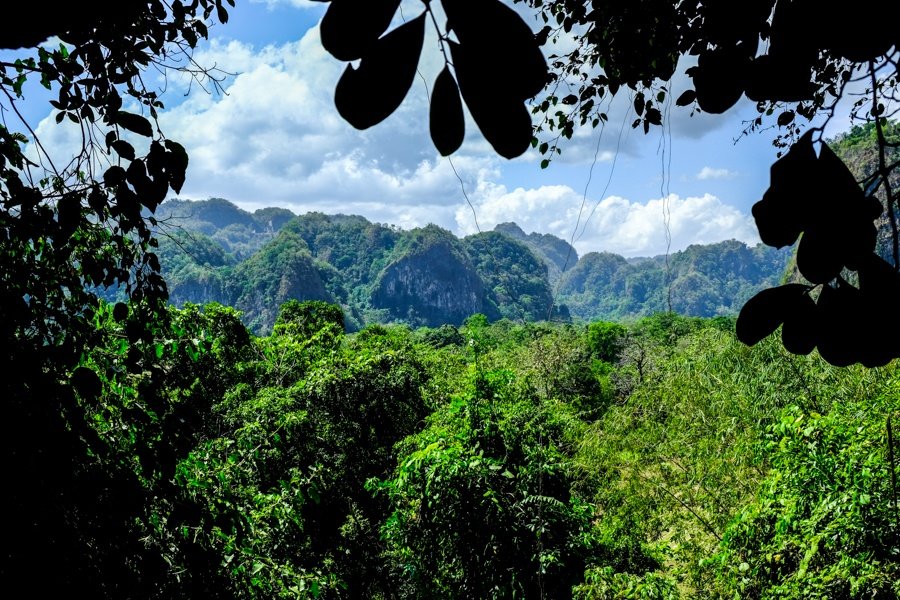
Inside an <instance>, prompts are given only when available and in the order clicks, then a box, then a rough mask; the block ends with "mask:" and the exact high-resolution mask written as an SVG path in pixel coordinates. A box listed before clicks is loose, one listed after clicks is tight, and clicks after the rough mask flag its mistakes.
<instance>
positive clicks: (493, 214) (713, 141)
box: [29, 0, 777, 257]
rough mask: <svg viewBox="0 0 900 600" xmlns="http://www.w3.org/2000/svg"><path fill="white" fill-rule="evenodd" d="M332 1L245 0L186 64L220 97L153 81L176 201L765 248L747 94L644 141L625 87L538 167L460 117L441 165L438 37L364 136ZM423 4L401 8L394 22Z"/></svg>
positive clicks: (619, 248)
mask: <svg viewBox="0 0 900 600" xmlns="http://www.w3.org/2000/svg"><path fill="white" fill-rule="evenodd" d="M510 4H511V3H510ZM327 6H328V4H327V3H323V2H315V1H310V0H238V2H237V6H236V7H235V8H234V9H232V10H231V17H230V19H229V22H228V23H227V24H224V25H222V24H217V25H215V26H213V27H211V28H210V40H209V42H205V43H203V44H202V45H201V46H200V47H199V48H198V50H197V52H196V54H195V56H194V58H195V60H196V61H197V62H198V63H199V64H201V65H205V66H207V67H213V66H215V67H217V68H218V69H221V71H222V75H221V76H222V77H223V79H222V81H221V83H220V86H219V89H216V88H215V86H211V85H209V82H206V85H205V86H201V85H198V82H196V81H191V80H190V79H188V78H185V77H179V76H177V75H171V74H170V76H169V77H168V78H165V79H164V78H163V77H162V76H158V77H157V80H156V81H155V82H153V81H152V77H150V78H149V81H151V82H152V83H154V84H155V85H157V86H159V88H160V90H164V91H162V96H161V98H162V100H163V102H164V104H165V106H166V108H165V110H163V111H162V112H161V113H160V119H159V124H160V128H161V130H162V131H163V132H164V134H165V135H166V136H167V137H168V138H171V139H173V140H177V141H178V142H180V143H182V144H183V145H184V146H185V148H186V149H187V151H188V154H189V156H190V165H189V168H188V176H187V181H186V183H185V185H184V188H183V189H182V192H181V194H180V196H179V197H180V198H184V199H193V200H202V199H206V198H210V197H218V198H225V199H228V200H230V201H232V202H234V203H235V204H237V205H238V206H240V207H241V208H243V209H245V210H250V211H252V210H256V209H258V208H264V207H269V206H280V207H285V208H288V209H290V210H292V211H293V212H295V213H298V214H302V213H305V212H308V211H320V212H324V213H326V214H336V213H343V214H358V215H362V216H364V217H366V218H367V219H369V220H370V221H373V222H379V223H388V224H392V225H396V226H399V227H401V228H403V229H410V228H413V227H421V226H424V225H427V224H429V223H434V224H437V225H439V226H441V227H444V228H446V229H448V230H450V231H452V232H453V233H455V234H457V235H460V236H463V235H468V234H472V233H476V232H477V231H487V230H490V229H492V228H493V227H494V226H495V225H497V224H498V223H503V222H510V221H512V222H515V223H517V224H518V225H519V226H520V227H521V228H522V229H523V230H525V231H526V232H527V233H530V232H539V233H552V234H554V235H557V236H559V237H561V238H563V239H565V240H567V241H572V242H574V245H575V247H576V249H577V250H578V252H579V254H580V255H584V254H585V253H587V252H595V251H597V252H599V251H608V252H614V253H617V254H621V255H623V256H626V257H632V256H654V255H658V254H663V253H665V252H667V251H668V252H674V251H677V250H681V249H683V248H685V247H687V246H688V245H690V244H692V243H703V244H706V243H713V242H718V241H722V240H727V239H738V240H741V241H744V242H746V243H748V244H756V243H757V242H758V241H759V238H758V235H757V232H756V227H755V225H754V223H753V219H752V217H751V216H750V209H751V206H752V205H753V203H754V202H756V201H757V200H759V199H761V197H762V194H763V192H764V191H765V189H766V188H767V187H768V173H769V167H770V165H771V163H772V162H773V161H774V160H775V159H776V152H777V149H776V148H774V147H773V146H772V144H771V141H772V139H773V138H774V136H775V132H774V131H773V130H769V131H763V132H757V133H751V134H749V135H747V136H741V133H742V131H743V130H744V127H745V125H744V123H745V122H746V121H749V120H751V119H753V118H755V117H756V116H757V113H756V108H755V105H754V104H752V103H751V102H749V101H748V100H746V99H744V100H742V101H741V102H740V103H739V104H738V105H737V106H735V107H734V108H732V109H731V110H730V111H728V112H726V113H725V114H723V115H708V114H697V113H694V114H692V111H691V110H690V109H688V108H677V107H673V109H672V110H671V112H670V114H669V118H668V120H667V123H666V125H665V127H663V128H659V127H656V128H651V129H650V133H649V134H644V133H643V130H642V129H631V127H630V122H631V120H632V118H633V113H631V114H627V110H630V108H629V107H630V105H631V99H630V98H629V97H628V94H627V91H625V92H620V93H619V94H618V95H617V97H616V99H615V100H614V102H613V104H612V105H611V106H610V107H609V110H608V111H607V112H608V114H609V116H610V119H609V122H608V123H607V124H606V125H605V127H604V128H603V129H599V128H598V129H591V128H590V127H584V128H581V129H577V130H576V134H575V136H574V137H573V139H572V140H567V141H564V143H563V144H562V154H561V155H560V156H558V157H556V158H555V159H554V161H553V163H552V164H551V165H550V166H549V167H548V168H546V169H541V168H540V160H541V158H542V157H541V156H540V154H539V153H538V152H537V150H530V151H529V152H527V153H526V154H525V155H523V156H522V157H519V158H516V159H514V160H506V159H504V158H501V157H499V156H497V155H496V154H495V153H494V152H493V151H492V150H491V148H490V146H489V145H488V144H487V142H486V141H485V140H484V139H483V138H482V137H481V135H480V134H479V132H478V130H477V127H476V126H475V125H474V123H473V122H472V120H471V118H469V117H468V116H467V122H466V138H465V141H464V143H463V145H462V147H461V148H460V150H458V151H457V152H456V153H455V154H453V155H452V157H450V159H448V158H445V157H441V156H440V155H439V154H438V152H437V151H436V150H435V149H434V147H433V145H432V143H431V140H430V137H429V134H428V99H427V98H428V89H429V88H430V86H431V85H432V83H433V81H434V78H435V76H436V75H437V73H438V70H439V68H440V67H441V66H442V65H443V63H442V58H441V56H440V52H439V51H438V45H437V41H436V38H435V37H434V36H433V34H429V35H430V37H426V41H425V48H424V51H423V56H422V59H421V61H420V64H419V71H420V76H419V77H417V79H416V81H415V83H414V85H413V88H412V89H411V90H410V93H409V95H408V96H407V98H406V99H405V101H404V102H403V104H402V105H401V107H400V108H399V109H398V110H397V111H396V112H395V113H394V114H393V115H392V116H391V117H389V118H388V119H386V120H385V121H383V122H382V123H380V124H378V125H376V126H375V127H372V128H370V129H368V130H365V131H358V130H355V129H354V128H353V127H351V126H350V125H349V124H347V123H346V122H344V121H343V120H342V118H341V117H340V116H339V115H338V113H337V110H336V109H335V107H334V101H333V94H334V87H335V84H336V82H337V80H338V78H339V77H340V74H341V72H342V71H343V69H344V68H346V64H345V63H342V62H340V61H338V60H337V59H335V58H333V57H332V56H331V55H329V54H328V53H327V52H326V51H325V50H324V49H323V48H322V47H321V44H320V42H319V32H318V23H319V21H320V19H321V17H322V15H323V14H324V12H325V9H326V8H327ZM516 6H517V8H518V10H519V11H520V13H521V14H523V15H525V18H526V22H528V23H529V24H531V25H532V27H533V28H534V29H538V28H539V26H538V23H537V21H535V20H534V17H533V15H530V14H529V13H527V12H524V11H525V10H526V9H524V8H522V6H521V5H516ZM421 7H422V5H421V0H404V1H403V3H402V5H401V12H402V16H401V15H400V14H398V16H397V18H396V19H395V21H396V22H397V23H399V22H400V19H402V18H403V17H405V18H406V19H409V18H413V17H415V16H418V14H420V13H421V10H422V8H421ZM684 68H685V66H684V65H681V66H680V67H679V73H680V75H677V76H676V77H675V78H674V79H673V81H672V82H671V88H672V90H671V96H672V97H673V98H676V97H678V95H680V93H681V92H682V91H684V90H685V89H688V88H689V87H690V80H689V78H687V77H686V76H684V75H683V71H684ZM204 88H206V89H204ZM35 94H38V98H39V93H38V92H35ZM30 106H31V107H32V108H31V109H30V110H32V111H36V112H32V113H30V114H29V118H30V119H32V120H33V121H34V124H33V126H34V127H35V128H36V131H37V133H38V135H39V137H41V139H42V142H43V143H44V144H45V146H48V147H50V148H60V149H61V148H65V147H66V144H71V143H73V141H74V138H73V136H74V135H75V132H74V130H73V129H66V128H65V127H61V126H57V125H55V124H54V123H53V119H52V118H51V115H50V107H49V105H47V104H46V101H44V102H43V103H41V102H32V103H31V104H30ZM42 107H43V109H46V110H45V112H41V111H42ZM667 223H668V228H667V226H666V225H667Z"/></svg>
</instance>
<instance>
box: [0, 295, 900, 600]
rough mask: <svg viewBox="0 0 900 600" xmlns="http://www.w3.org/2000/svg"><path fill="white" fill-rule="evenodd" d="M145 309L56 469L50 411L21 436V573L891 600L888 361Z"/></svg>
mask: <svg viewBox="0 0 900 600" xmlns="http://www.w3.org/2000/svg"><path fill="white" fill-rule="evenodd" d="M137 318H141V313H140V312H139V311H135V310H133V309H132V310H129V307H128V306H126V305H124V304H122V305H116V306H111V305H101V306H100V307H99V309H98V311H97V312H96V318H95V328H96V337H95V344H94V345H93V346H92V349H91V351H90V352H88V353H86V354H85V355H84V356H83V357H82V360H81V362H80V364H79V365H78V366H77V367H76V368H75V369H74V370H73V372H72V374H71V381H72V382H73V387H72V388H71V389H70V390H69V394H70V395H69V398H70V399H71V401H72V404H71V405H70V407H69V409H68V410H69V412H68V413H67V415H66V419H67V420H68V422H69V423H73V424H75V423H82V425H79V426H78V428H77V429H74V430H71V431H69V432H68V433H64V428H60V429H59V431H58V432H57V434H56V435H58V436H59V437H58V440H59V442H60V443H61V445H60V447H59V452H58V453H57V454H54V455H53V456H49V457H44V459H43V460H42V459H41V458H40V457H39V456H35V455H31V454H29V452H28V446H27V440H28V439H29V436H30V435H31V434H32V433H33V432H35V431H38V430H39V426H43V427H47V425H48V424H52V423H58V422H60V421H59V420H56V421H54V420H52V419H51V420H47V419H48V418H49V416H48V415H44V414H37V413H31V414H29V413H27V412H22V411H20V412H18V413H17V414H16V416H17V421H16V432H13V431H12V430H11V428H8V430H9V431H8V432H9V433H10V434H13V433H15V434H16V437H13V438H12V440H11V441H13V442H15V443H16V444H18V445H17V446H16V453H15V454H14V457H15V458H16V459H17V460H16V461H14V463H13V467H14V474H15V475H16V476H17V477H18V478H19V480H20V481H24V482H28V484H29V485H28V486H24V487H21V488H18V489H17V490H16V491H14V492H13V495H12V498H13V501H14V502H15V506H16V507H17V510H18V511H19V512H18V513H17V514H19V515H21V516H23V518H22V519H20V520H17V521H16V522H15V523H13V524H12V527H11V528H10V529H9V539H10V540H11V541H12V542H13V543H12V544H11V546H10V550H9V552H8V555H7V560H6V561H5V562H4V565H3V567H2V568H3V571H2V573H3V576H4V578H9V577H12V576H14V575H15V574H16V573H18V572H19V570H22V572H26V573H31V572H33V571H29V570H28V569H29V568H31V567H30V566H29V565H32V564H34V563H33V561H34V560H35V557H37V556H39V555H43V556H49V557H51V558H52V559H53V560H54V561H55V564H56V565H57V570H56V572H57V580H56V581H58V582H59V583H58V584H54V585H56V587H55V588H54V589H59V590H62V589H63V587H65V588H67V589H69V590H70V591H72V590H78V591H86V592H89V593H90V594H91V595H92V596H93V597H100V598H118V597H123V596H141V597H148V598H192V597H206V598H297V597H301V598H358V597H367V598H382V599H386V598H421V597H442V598H472V597H476V598H521V597H525V598H538V597H541V595H542V594H543V596H544V597H553V598H579V599H613V598H623V599H625V598H633V599H638V598H647V597H650V598H665V599H667V600H671V599H675V598H733V597H735V596H737V597H748V598H796V599H797V600H799V599H801V598H808V597H821V598H867V597H871V595H872V594H873V593H877V594H878V595H880V597H885V598H896V597H898V590H897V589H896V583H895V582H896V581H897V576H898V569H900V558H898V554H897V552H898V551H897V548H896V547H895V546H896V539H897V535H896V532H897V529H896V528H897V521H896V508H895V505H894V504H893V496H892V494H893V493H894V488H893V483H892V480H891V473H892V466H893V472H894V474H895V475H896V474H897V471H898V469H897V468H896V467H897V465H896V461H895V462H894V464H893V465H892V463H891V460H893V459H891V458H890V457H889V456H890V455H889V453H888V445H887V439H886V429H885V425H886V419H887V417H888V416H890V415H896V414H897V413H898V411H900V389H898V381H900V380H898V373H897V370H896V368H897V365H896V364H895V363H892V364H890V365H888V366H886V367H883V368H880V369H873V370H866V369H862V368H847V369H835V368H833V367H830V366H829V365H827V364H826V363H824V362H823V361H822V360H821V359H819V358H818V357H816V356H815V355H811V356H806V357H793V356H791V355H789V354H786V353H785V352H784V351H783V349H782V348H781V347H780V345H779V344H777V343H776V342H775V341H773V340H764V341H762V342H761V343H759V344H757V346H756V347H754V348H748V347H746V346H744V345H743V344H741V343H740V342H738V341H737V339H736V338H735V335H734V332H733V327H734V322H733V321H732V320H729V319H713V320H702V319H687V318H684V317H678V316H676V315H673V314H659V315H655V316H652V317H649V318H646V319H643V320H641V321H638V322H636V323H634V324H633V325H629V326H624V325H619V324H614V323H604V322H597V323H592V324H591V325H589V326H588V327H580V326H574V325H571V324H524V325H523V324H515V323H513V322H510V321H506V320H501V321H498V322H496V323H493V324H489V323H488V320H487V318H486V317H485V316H484V315H475V316H472V317H470V318H469V319H467V320H466V322H465V324H464V325H463V326H462V327H460V328H456V327H453V326H444V327H441V328H439V329H427V328H422V329H419V330H415V331H413V330H410V329H408V328H406V327H402V326H391V327H385V326H380V325H374V326H370V327H368V328H365V329H363V330H362V331H360V332H358V333H355V334H351V335H348V334H345V333H344V330H343V326H344V325H343V324H344V315H343V314H342V312H341V310H340V308H339V307H337V306H335V305H330V304H326V303H323V302H305V303H298V302H291V303H287V304H285V305H284V306H283V307H282V309H281V311H280V313H279V317H278V318H277V322H276V325H275V327H274V329H273V333H272V334H271V335H270V336H268V337H264V338H257V337H253V336H251V335H250V334H249V333H248V332H247V330H246V328H245V327H244V325H242V323H241V322H240V319H239V315H238V314H237V313H236V312H235V311H234V310H233V309H229V308H225V307H222V306H219V305H213V304H211V305H207V306H206V307H204V308H203V309H200V308H198V307H196V306H193V305H189V306H187V307H186V308H185V309H182V310H174V309H173V310H170V311H169V312H168V313H167V317H166V318H165V319H160V320H157V321H154V322H152V323H150V324H146V323H145V324H143V325H142V327H141V328H140V329H139V331H152V332H153V333H152V335H147V336H145V337H140V336H139V337H136V338H131V337H129V335H128V332H129V331H130V330H131V329H133V328H135V325H134V323H133V322H134V320H135V319H137ZM56 389H57V390H61V389H64V388H61V387H57V388H56ZM76 417H77V418H78V419H80V421H77V420H76ZM63 442H65V444H67V445H62V443H63ZM896 446H897V443H896V440H895V441H894V454H895V455H896V454H898V453H900V452H897V450H898V449H897V447H896ZM64 451H65V452H68V454H66V453H65V452H64ZM63 456H66V457H67V458H66V460H61V459H60V458H61V457H63ZM35 468H37V469H40V470H38V471H34V470H33V469H35ZM63 475H64V476H63ZM84 548H88V549H89V552H84V551H83V549H84ZM41 553H43V554H41ZM892 586H893V587H892Z"/></svg>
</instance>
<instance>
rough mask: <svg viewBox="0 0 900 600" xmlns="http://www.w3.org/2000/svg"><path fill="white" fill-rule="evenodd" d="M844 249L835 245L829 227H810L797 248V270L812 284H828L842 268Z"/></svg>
mask: <svg viewBox="0 0 900 600" xmlns="http://www.w3.org/2000/svg"><path fill="white" fill-rule="evenodd" d="M843 251H844V249H843V248H841V247H840V245H839V244H836V243H835V240H834V235H833V232H832V230H831V228H830V227H825V226H821V225H812V226H810V227H808V228H807V229H806V231H804V232H803V237H801V238H800V245H799V246H798V247H797V269H798V270H799V271H800V273H801V274H802V275H803V276H804V277H805V278H806V279H808V280H809V281H811V282H812V283H828V282H830V281H832V280H834V278H835V277H837V276H838V275H840V274H841V271H842V270H843V268H844V262H845V261H844V255H843Z"/></svg>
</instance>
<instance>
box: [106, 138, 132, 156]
mask: <svg viewBox="0 0 900 600" xmlns="http://www.w3.org/2000/svg"><path fill="white" fill-rule="evenodd" d="M111 145H112V149H113V150H115V151H116V154H118V155H119V156H121V157H122V158H124V159H125V160H134V146H132V145H131V144H129V143H128V142H126V141H125V140H115V141H114V142H112V144H111Z"/></svg>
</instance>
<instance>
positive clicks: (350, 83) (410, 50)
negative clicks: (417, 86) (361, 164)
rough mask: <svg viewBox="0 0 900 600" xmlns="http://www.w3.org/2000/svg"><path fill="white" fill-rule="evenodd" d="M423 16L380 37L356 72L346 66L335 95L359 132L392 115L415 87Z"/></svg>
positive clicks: (339, 110)
mask: <svg viewBox="0 0 900 600" xmlns="http://www.w3.org/2000/svg"><path fill="white" fill-rule="evenodd" d="M425 15H426V13H422V14H421V15H419V16H418V17H416V18H415V19H413V20H411V21H409V22H408V23H405V24H403V25H401V26H400V27H398V28H397V29H395V30H393V31H391V32H390V33H388V34H387V35H385V36H384V37H383V38H380V39H379V40H378V41H377V42H375V44H374V45H372V46H371V48H370V49H369V51H368V53H367V54H366V55H365V56H364V57H363V58H362V60H361V61H360V63H359V68H357V69H354V68H353V66H352V65H347V69H346V70H345V71H344V74H343V75H341V78H340V80H339V81H338V83H337V88H336V89H335V92H334V102H335V105H336V106H337V109H338V112H339V113H340V114H341V116H342V117H344V119H346V120H347V122H348V123H350V124H351V125H353V126H354V127H356V128H357V129H367V128H369V127H371V126H373V125H375V124H377V123H380V122H381V121H383V120H384V119H386V118H387V117H388V116H390V115H391V113H393V112H394V111H395V110H396V109H397V107H398V106H400V103H401V102H403V99H404V98H405V97H406V94H407V93H408V92H409V88H410V87H411V86H412V82H413V79H414V78H415V75H416V66H417V65H418V63H419V54H420V53H421V51H422V43H423V41H424V39H425Z"/></svg>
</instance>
